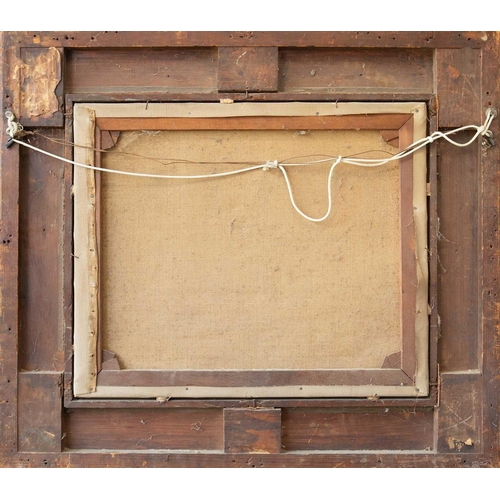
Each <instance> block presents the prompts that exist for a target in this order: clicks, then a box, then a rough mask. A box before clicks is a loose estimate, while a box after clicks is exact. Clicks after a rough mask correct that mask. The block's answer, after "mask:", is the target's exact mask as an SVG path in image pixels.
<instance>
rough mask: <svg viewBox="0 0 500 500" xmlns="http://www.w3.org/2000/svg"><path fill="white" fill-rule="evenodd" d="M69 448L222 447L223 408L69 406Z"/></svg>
mask: <svg viewBox="0 0 500 500" xmlns="http://www.w3.org/2000/svg"><path fill="white" fill-rule="evenodd" d="M64 432H65V433H66V435H67V437H66V441H65V446H66V447H67V448H69V449H72V450H77V449H81V450H83V449H99V450H106V449H107V450H148V449H149V450H182V449H184V450H190V449H191V450H222V448H223V419H222V410H169V409H163V408H157V409H144V410H142V409H128V410H123V409H106V410H103V409H97V410H71V411H68V412H67V413H66V415H65V419H64Z"/></svg>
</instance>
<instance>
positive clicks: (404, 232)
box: [399, 120, 418, 378]
mask: <svg viewBox="0 0 500 500" xmlns="http://www.w3.org/2000/svg"><path fill="white" fill-rule="evenodd" d="M413 129H414V126H413V120H408V121H407V122H406V123H405V125H404V126H403V127H401V129H400V131H399V149H400V151H402V150H404V149H406V148H407V147H408V146H409V145H410V144H412V143H413V141H414V139H413V135H414V134H413ZM399 172H400V174H399V185H400V188H399V192H400V198H399V206H400V209H399V213H400V217H399V224H400V229H401V344H402V349H401V366H402V369H403V371H404V372H405V373H406V374H407V375H408V376H409V377H410V378H413V377H414V376H415V369H416V355H415V352H416V335H415V314H416V304H417V283H418V281H417V270H416V267H417V266H416V262H417V261H416V257H417V254H416V251H415V250H416V249H415V239H416V229H415V221H414V217H413V210H414V208H413V205H414V203H413V155H410V156H406V157H405V158H402V159H401V160H399Z"/></svg>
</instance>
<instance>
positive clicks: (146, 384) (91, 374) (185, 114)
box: [74, 102, 429, 398]
mask: <svg viewBox="0 0 500 500" xmlns="http://www.w3.org/2000/svg"><path fill="white" fill-rule="evenodd" d="M74 116H75V120H74V137H75V143H76V146H75V150H74V157H75V160H76V161H77V162H80V163H85V164H89V165H92V164H94V160H95V161H96V164H99V165H100V164H102V161H101V160H100V158H99V156H100V153H99V152H98V153H97V154H96V155H95V156H94V152H93V149H94V148H96V146H97V148H96V149H98V150H99V151H100V150H101V146H102V142H103V141H102V140H101V134H103V133H105V134H107V135H109V133H110V131H113V132H117V131H125V130H152V131H161V130H176V131H180V130H193V129H194V130H245V131H251V130H296V131H300V130H303V129H306V130H381V131H383V132H384V133H385V135H386V137H388V136H389V135H390V137H391V139H390V140H392V141H393V143H394V142H397V143H398V147H399V150H400V151H402V150H404V149H405V148H407V147H408V146H409V145H410V144H412V143H413V142H415V141H417V140H419V139H422V138H423V137H425V136H426V134H427V127H426V123H427V122H426V116H427V114H426V106H425V104H423V103H415V102H411V103H397V104H386V103H368V104H367V103H347V104H345V103H343V104H336V105H332V104H310V103H288V104H270V103H267V104H196V105H191V104H188V103H186V104H170V105H162V104H150V105H149V106H148V107H146V106H144V105H142V104H92V103H82V104H76V105H75V109H74ZM391 131H392V132H391ZM78 145H81V146H84V147H83V148H80V147H78ZM399 172H400V180H399V184H400V187H399V190H400V192H399V198H400V202H399V210H400V213H399V227H400V245H401V250H400V264H399V265H400V275H401V289H400V295H401V301H400V307H401V311H400V314H401V349H400V351H399V352H395V353H394V354H392V355H391V356H388V357H387V358H386V360H385V361H384V364H383V366H381V367H380V368H379V369H374V368H369V369H367V368H366V367H363V366H360V367H359V368H354V369H338V368H336V367H335V366H333V367H332V368H331V369H317V368H314V367H313V368H312V369H302V370H287V369H260V370H256V369H252V370H245V369H241V370H238V369H236V370H235V369H232V370H228V369H222V370H207V369H201V370H200V369H194V370H193V369H191V370H190V369H170V370H165V369H152V370H149V369H123V370H120V369H119V365H118V363H117V361H116V360H114V361H113V362H110V359H107V360H106V361H107V363H105V364H104V365H103V364H102V358H101V355H102V352H101V350H102V347H101V343H100V341H99V338H100V335H101V333H100V330H101V329H100V328H99V323H100V311H101V306H100V303H99V297H100V295H101V293H100V291H99V276H100V266H101V264H100V260H99V255H100V254H101V252H100V249H99V240H100V237H99V234H100V232H102V231H105V230H106V229H105V228H101V227H100V225H101V223H100V220H101V219H102V218H101V216H100V206H99V181H98V179H99V173H97V176H96V174H95V173H94V172H93V171H86V170H84V169H81V168H78V167H76V168H75V174H74V179H75V180H74V193H75V226H74V232H75V236H74V238H75V244H74V249H75V259H74V268H75V306H74V307H75V374H74V394H75V396H76V397H84V398H154V397H165V398H172V397H175V398H186V397H187V398H207V397H210V398H213V397H222V398H232V397H246V398H249V397H250V398H256V397H259V398H263V397H292V398H297V397H298V398H311V397H313V398H317V397H370V396H372V397H374V396H376V397H380V396H384V397H417V398H418V397H426V396H427V395H428V394H429V386H428V373H429V367H428V354H429V353H428V315H427V302H428V300H427V293H428V292H427V290H428V270H427V264H426V262H427V254H426V252H427V250H426V248H427V196H426V186H427V184H426V179H427V169H426V159H425V153H424V152H423V151H418V152H416V153H415V154H413V155H410V156H407V157H405V158H403V159H402V160H401V161H400V162H399ZM96 180H97V182H96ZM283 307H285V308H286V304H285V305H284V306H283ZM375 336H376V333H375ZM389 354H390V353H388V355H389ZM106 356H107V357H108V358H111V359H112V356H113V355H112V354H110V353H108V354H106ZM117 368H118V369H117ZM155 368H157V367H155Z"/></svg>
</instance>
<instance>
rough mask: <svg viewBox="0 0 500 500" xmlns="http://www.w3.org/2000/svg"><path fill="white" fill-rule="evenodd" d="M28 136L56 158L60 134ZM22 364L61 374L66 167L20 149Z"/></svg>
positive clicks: (20, 333) (30, 151)
mask: <svg viewBox="0 0 500 500" xmlns="http://www.w3.org/2000/svg"><path fill="white" fill-rule="evenodd" d="M44 135H45V136H46V137H48V139H45V138H44V137H41V136H35V137H32V138H30V142H31V144H32V145H33V146H35V147H39V148H41V149H44V150H46V151H49V152H51V153H53V154H56V155H62V154H63V153H64V148H63V146H61V145H58V144H56V143H54V142H52V141H51V140H52V139H55V140H61V139H62V138H63V134H62V131H60V130H54V131H47V132H44ZM19 152H20V155H21V162H22V165H23V168H22V169H21V171H20V181H19V182H20V188H19V189H20V194H19V211H20V213H19V218H20V242H19V244H20V248H19V264H20V268H19V283H20V293H19V365H20V367H21V369H23V370H28V371H33V370H48V371H61V370H62V369H63V360H64V352H63V346H62V344H63V342H62V336H63V332H62V328H61V325H60V319H61V315H62V300H61V292H60V290H61V284H62V283H61V281H62V270H61V266H62V264H61V255H62V254H61V249H62V246H61V243H62V241H61V240H62V238H63V234H62V225H61V210H62V204H63V201H62V196H63V185H62V178H63V176H64V173H65V169H69V167H67V166H65V165H64V164H62V163H61V162H60V161H58V160H55V159H53V158H50V157H47V156H44V155H41V154H40V153H37V152H34V151H32V150H30V149H28V148H22V147H20V151H19Z"/></svg>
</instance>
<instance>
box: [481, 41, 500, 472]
mask: <svg viewBox="0 0 500 500" xmlns="http://www.w3.org/2000/svg"><path fill="white" fill-rule="evenodd" d="M499 50H500V36H499V33H498V32H497V33H495V35H494V36H493V40H491V43H489V44H488V46H487V47H485V49H484V50H483V52H482V64H483V66H482V85H481V89H482V94H481V100H482V109H485V108H486V107H490V106H496V107H497V109H498V106H499V102H500V67H499V64H498V53H499ZM491 129H492V131H493V133H494V134H495V138H498V137H499V135H500V127H499V120H498V118H497V119H496V120H494V121H493V123H492V126H491ZM499 162H500V152H499V148H498V147H496V148H492V149H489V150H488V151H487V152H486V154H485V155H484V156H483V157H482V165H481V187H480V190H481V203H482V205H481V229H482V238H481V257H480V258H481V262H482V277H481V328H482V345H481V347H482V352H483V353H484V355H483V357H482V370H483V373H484V375H483V379H482V381H483V382H482V388H481V389H482V393H483V402H482V408H483V421H482V439H483V445H484V451H485V452H486V453H488V454H492V456H493V457H496V460H497V467H499V466H500V447H499V445H498V443H499V441H500V425H499V422H500V418H499V414H500V404H499V397H500V377H499V372H500V329H499V328H498V311H499V307H500V304H499V300H500V298H499V276H498V270H499V258H500V231H499V227H498V225H499V222H498V215H499V214H498V211H499V199H500V193H499V190H500V189H499V188H500V182H499V171H498V164H499Z"/></svg>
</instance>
